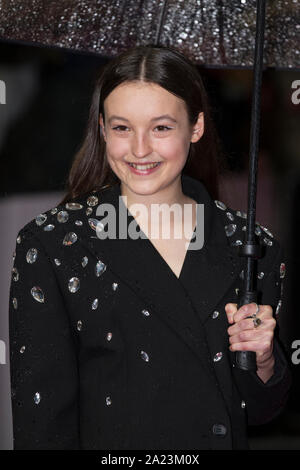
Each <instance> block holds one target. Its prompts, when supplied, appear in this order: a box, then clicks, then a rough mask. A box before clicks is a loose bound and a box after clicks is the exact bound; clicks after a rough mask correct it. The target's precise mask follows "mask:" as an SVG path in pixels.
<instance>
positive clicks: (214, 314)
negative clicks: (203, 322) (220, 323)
mask: <svg viewBox="0 0 300 470" xmlns="http://www.w3.org/2000/svg"><path fill="white" fill-rule="evenodd" d="M219 314H220V312H218V311H217V310H215V311H214V312H213V314H212V318H213V320H215V318H218V316H219Z"/></svg>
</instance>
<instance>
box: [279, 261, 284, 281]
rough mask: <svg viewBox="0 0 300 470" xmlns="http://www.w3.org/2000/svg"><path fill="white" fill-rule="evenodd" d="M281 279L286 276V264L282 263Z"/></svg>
mask: <svg viewBox="0 0 300 470" xmlns="http://www.w3.org/2000/svg"><path fill="white" fill-rule="evenodd" d="M279 271H280V278H281V279H283V278H284V276H285V263H280V269H279Z"/></svg>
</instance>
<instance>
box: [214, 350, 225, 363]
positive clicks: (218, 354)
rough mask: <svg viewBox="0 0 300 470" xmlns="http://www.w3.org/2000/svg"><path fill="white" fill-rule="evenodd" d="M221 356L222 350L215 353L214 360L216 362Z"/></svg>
mask: <svg viewBox="0 0 300 470" xmlns="http://www.w3.org/2000/svg"><path fill="white" fill-rule="evenodd" d="M222 356H223V353H222V352H218V353H217V354H215V356H214V362H218V361H219V360H220V359H222Z"/></svg>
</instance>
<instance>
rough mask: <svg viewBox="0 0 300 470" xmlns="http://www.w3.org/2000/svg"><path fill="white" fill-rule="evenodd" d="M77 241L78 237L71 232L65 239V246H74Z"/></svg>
mask: <svg viewBox="0 0 300 470" xmlns="http://www.w3.org/2000/svg"><path fill="white" fill-rule="evenodd" d="M76 241H77V235H76V233H74V232H69V233H67V234H66V235H65V238H64V239H63V244H64V245H67V246H69V245H73V243H75V242H76Z"/></svg>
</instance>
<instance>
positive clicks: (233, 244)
mask: <svg viewBox="0 0 300 470" xmlns="http://www.w3.org/2000/svg"><path fill="white" fill-rule="evenodd" d="M242 244H243V242H242V241H241V240H235V241H234V242H232V243H231V245H232V246H240V245H242Z"/></svg>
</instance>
